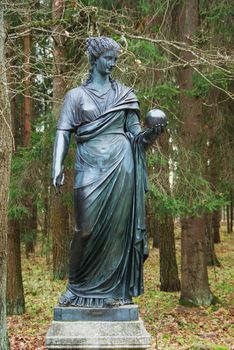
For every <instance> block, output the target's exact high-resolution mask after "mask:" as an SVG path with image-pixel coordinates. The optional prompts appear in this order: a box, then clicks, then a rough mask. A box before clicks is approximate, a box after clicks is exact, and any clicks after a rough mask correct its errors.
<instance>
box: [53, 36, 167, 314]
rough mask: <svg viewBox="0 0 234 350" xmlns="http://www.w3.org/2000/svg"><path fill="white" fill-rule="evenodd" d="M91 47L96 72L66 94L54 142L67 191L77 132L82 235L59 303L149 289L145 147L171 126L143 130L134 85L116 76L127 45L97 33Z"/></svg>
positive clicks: (94, 303)
mask: <svg viewBox="0 0 234 350" xmlns="http://www.w3.org/2000/svg"><path fill="white" fill-rule="evenodd" d="M87 51H88V54H89V59H90V64H91V70H90V77H89V79H88V81H87V82H86V83H85V84H84V85H82V86H80V87H78V88H75V89H72V90H71V91H69V92H68V93H67V94H66V96H65V99H64V103H63V106H62V109H61V115H60V118H59V121H58V125H57V134H56V140H55V144H54V161H53V184H54V186H55V187H56V189H57V191H59V189H60V186H61V185H62V184H63V161H64V158H65V156H66V154H67V151H68V147H69V142H70V136H71V133H72V132H74V133H75V138H76V142H77V154H76V161H75V181H74V207H75V234H74V239H73V241H72V243H71V249H70V266H69V282H68V285H67V290H66V292H65V293H64V294H63V295H62V296H61V297H60V301H59V303H60V305H63V306H68V305H72V306H85V307H87V306H88V307H106V306H114V305H123V304H128V303H131V302H132V297H133V296H138V295H140V294H142V293H143V261H144V259H145V258H146V257H147V254H148V252H147V241H146V231H145V207H144V193H145V191H146V190H147V184H146V169H145V160H144V150H145V148H146V147H147V146H148V145H149V144H150V143H152V142H153V141H154V140H155V138H156V136H157V135H159V134H160V133H161V132H162V131H163V126H158V127H153V128H150V129H146V130H144V131H142V130H141V127H140V123H139V114H140V111H139V103H138V100H137V98H136V96H135V95H134V93H133V91H132V89H131V88H128V87H125V86H123V85H121V84H120V83H118V82H116V81H113V80H112V79H111V78H110V73H111V71H112V69H113V67H114V66H115V63H116V59H117V56H118V54H119V51H120V47H119V45H118V44H117V43H116V42H115V41H114V40H113V39H111V38H106V37H98V38H90V39H88V41H87Z"/></svg>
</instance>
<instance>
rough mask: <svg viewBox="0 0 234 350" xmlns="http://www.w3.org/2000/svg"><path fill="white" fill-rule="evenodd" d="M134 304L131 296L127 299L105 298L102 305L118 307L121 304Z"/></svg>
mask: <svg viewBox="0 0 234 350" xmlns="http://www.w3.org/2000/svg"><path fill="white" fill-rule="evenodd" d="M130 304H134V303H133V301H132V298H128V299H114V298H106V299H105V301H104V307H119V306H123V305H130Z"/></svg>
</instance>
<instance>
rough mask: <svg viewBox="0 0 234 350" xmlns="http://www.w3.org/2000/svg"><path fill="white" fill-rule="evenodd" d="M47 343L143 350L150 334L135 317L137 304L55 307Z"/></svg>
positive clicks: (63, 349)
mask: <svg viewBox="0 0 234 350" xmlns="http://www.w3.org/2000/svg"><path fill="white" fill-rule="evenodd" d="M111 318H112V319H111ZM46 347H47V349H60V350H88V349H90V350H91V349H93V350H110V349H112V350H126V349H129V350H130V349H134V350H142V349H148V348H149V347H150V335H149V333H148V332H147V331H146V329H145V327H144V324H143V321H142V320H141V319H139V317H138V307H137V306H136V305H127V306H122V307H119V308H113V309H111V308H109V309H107V308H106V309H105V308H104V309H89V310H88V309H87V308H75V307H73V308H65V307H64V308H61V307H55V309H54V321H53V322H52V325H51V327H50V329H49V331H48V333H47V336H46Z"/></svg>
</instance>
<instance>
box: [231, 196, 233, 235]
mask: <svg viewBox="0 0 234 350" xmlns="http://www.w3.org/2000/svg"><path fill="white" fill-rule="evenodd" d="M230 200H231V204H230V233H233V190H231V191H230Z"/></svg>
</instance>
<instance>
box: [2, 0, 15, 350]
mask: <svg viewBox="0 0 234 350" xmlns="http://www.w3.org/2000/svg"><path fill="white" fill-rule="evenodd" d="M5 38H6V36H5V29H4V20H3V9H2V6H1V5H0V179H1V181H0V203H1V205H0V349H1V350H8V349H9V341H8V336H7V323H6V278H7V230H8V227H7V207H8V191H9V181H10V169H11V155H12V136H11V115H10V103H9V99H8V94H7V78H6V65H5V52H4V46H5Z"/></svg>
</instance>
